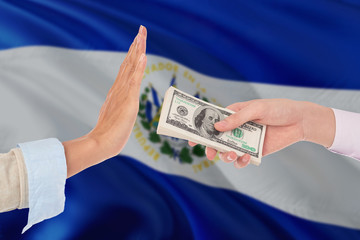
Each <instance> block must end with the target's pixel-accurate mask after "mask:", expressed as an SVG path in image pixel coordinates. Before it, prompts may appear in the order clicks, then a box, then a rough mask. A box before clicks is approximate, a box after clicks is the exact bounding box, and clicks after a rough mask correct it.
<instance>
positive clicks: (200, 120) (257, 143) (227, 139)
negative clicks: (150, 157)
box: [157, 87, 266, 166]
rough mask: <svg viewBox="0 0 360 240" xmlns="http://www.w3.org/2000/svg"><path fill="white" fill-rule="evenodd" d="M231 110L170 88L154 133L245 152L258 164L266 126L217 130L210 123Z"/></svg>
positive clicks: (217, 147)
mask: <svg viewBox="0 0 360 240" xmlns="http://www.w3.org/2000/svg"><path fill="white" fill-rule="evenodd" d="M233 113H234V112H233V111H231V110H229V109H225V108H221V107H218V106H215V105H213V104H210V103H208V102H205V101H202V100H200V99H198V98H196V97H193V96H191V95H189V94H186V93H184V92H182V91H180V90H178V89H176V88H174V87H170V88H169V89H168V90H167V91H166V94H165V97H164V102H163V106H162V109H161V114H160V121H159V125H158V128H157V133H158V134H161V135H167V136H171V137H176V138H182V139H185V140H189V141H192V142H196V143H199V144H202V145H205V146H208V147H211V148H214V149H216V150H218V151H220V152H229V151H234V152H235V153H236V154H237V155H238V156H242V155H244V154H245V153H248V154H249V155H250V156H251V158H250V162H251V163H252V164H255V165H257V166H258V165H259V164H260V163H261V157H262V148H263V143H264V137H265V131H266V125H262V124H258V123H255V122H252V121H250V122H247V123H245V124H243V125H241V126H239V127H238V128H235V129H233V130H232V131H227V132H219V131H217V130H216V129H215V128H214V123H216V122H218V121H221V120H223V119H225V118H226V117H227V116H230V115H231V114H233Z"/></svg>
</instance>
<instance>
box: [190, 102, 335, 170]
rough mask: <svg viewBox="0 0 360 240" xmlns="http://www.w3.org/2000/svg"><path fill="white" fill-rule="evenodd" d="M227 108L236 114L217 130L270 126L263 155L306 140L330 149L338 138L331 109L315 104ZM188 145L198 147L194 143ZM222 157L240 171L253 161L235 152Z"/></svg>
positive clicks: (213, 152) (211, 155)
mask: <svg viewBox="0 0 360 240" xmlns="http://www.w3.org/2000/svg"><path fill="white" fill-rule="evenodd" d="M227 108H228V109H231V110H233V111H235V113H234V114H233V115H231V116H229V117H227V118H226V119H224V120H223V121H221V122H217V123H215V125H214V126H215V128H216V129H217V130H218V131H222V132H223V131H230V130H232V129H234V128H236V127H238V126H240V125H242V124H244V123H246V122H248V121H255V122H257V123H261V124H265V125H267V130H266V133H265V140H264V146H263V152H262V154H263V156H266V155H268V154H271V153H274V152H277V151H279V150H281V149H283V148H285V147H287V146H290V145H291V144H294V143H296V142H298V141H303V140H305V141H311V142H314V143H318V144H321V145H323V146H325V147H329V146H331V144H332V142H333V139H334V136H335V117H334V113H333V111H332V109H331V108H327V107H323V106H320V105H317V104H314V103H310V102H300V101H293V100H289V99H257V100H252V101H248V102H239V103H234V104H232V105H230V106H228V107H227ZM189 144H190V146H195V145H196V143H192V142H189ZM215 155H216V150H215V149H212V148H206V156H207V158H208V159H209V160H212V159H213V158H214V157H215ZM219 156H220V159H221V160H223V161H224V162H234V165H235V167H237V168H241V167H245V166H247V165H248V164H249V162H250V155H249V154H244V155H243V156H241V157H238V156H237V155H236V154H235V152H227V153H220V154H219Z"/></svg>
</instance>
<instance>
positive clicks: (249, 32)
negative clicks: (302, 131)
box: [0, 0, 360, 89]
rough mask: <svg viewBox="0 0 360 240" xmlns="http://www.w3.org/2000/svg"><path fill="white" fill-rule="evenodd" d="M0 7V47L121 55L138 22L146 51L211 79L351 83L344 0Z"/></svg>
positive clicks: (355, 73) (349, 21) (354, 20)
mask: <svg viewBox="0 0 360 240" xmlns="http://www.w3.org/2000/svg"><path fill="white" fill-rule="evenodd" d="M0 9H1V13H2V14H1V16H0V20H1V21H0V29H1V30H2V37H1V40H0V49H7V48H13V47H20V46H29V45H50V46H58V47H66V48H73V49H86V50H109V51H126V50H127V48H128V45H129V43H130V42H131V39H132V36H133V35H134V34H135V32H136V30H135V29H137V28H138V26H139V25H140V24H143V25H145V26H147V27H148V28H149V38H148V53H152V54H156V55H160V56H164V57H168V58H170V59H173V60H175V61H178V62H181V63H182V64H184V65H186V66H188V67H190V68H192V69H195V70H197V71H198V72H201V73H204V74H207V75H211V76H213V77H221V78H224V79H243V80H248V81H251V82H260V83H273V84H284V85H292V86H305V87H321V88H341V89H359V88H360V81H359V75H360V68H359V67H358V62H359V61H360V46H359V44H358V43H359V42H360V17H359V16H360V8H359V5H358V4H356V3H351V2H350V1H340V0H339V1H333V0H321V1H315V2H314V1H311V0H305V1H291V2H289V1H285V0H280V1H267V0H257V1H226V2H225V3H223V2H219V1H205V0H200V1H181V2H178V1H139V0H135V1H131V2H127V3H126V4H125V3H123V2H114V1H101V2H98V1H95V2H94V1H91V2H86V1H78V2H62V1H55V2H53V1H52V2H45V1H42V2H37V3H34V2H25V3H24V2H12V3H8V2H2V3H0ZM204 59H206V61H204Z"/></svg>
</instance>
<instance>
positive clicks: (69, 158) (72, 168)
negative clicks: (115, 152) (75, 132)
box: [62, 135, 106, 178]
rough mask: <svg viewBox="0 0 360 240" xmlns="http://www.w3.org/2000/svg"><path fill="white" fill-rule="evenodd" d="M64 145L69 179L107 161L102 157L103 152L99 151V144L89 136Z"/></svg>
mask: <svg viewBox="0 0 360 240" xmlns="http://www.w3.org/2000/svg"><path fill="white" fill-rule="evenodd" d="M62 144H63V146H64V150H65V156H66V164H67V177H68V178H69V177H71V176H73V175H75V174H77V173H79V172H81V171H82V170H84V169H86V168H88V167H91V166H93V165H95V164H97V163H99V162H101V161H103V160H105V159H106V158H105V156H102V155H101V153H102V151H100V150H99V144H98V142H97V141H96V140H95V139H93V138H91V137H89V136H88V135H85V136H83V137H80V138H76V139H73V140H70V141H66V142H63V143H62Z"/></svg>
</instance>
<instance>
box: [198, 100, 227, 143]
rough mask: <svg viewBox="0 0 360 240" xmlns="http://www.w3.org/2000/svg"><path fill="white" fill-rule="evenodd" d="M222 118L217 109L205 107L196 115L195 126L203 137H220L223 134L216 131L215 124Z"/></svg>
mask: <svg viewBox="0 0 360 240" xmlns="http://www.w3.org/2000/svg"><path fill="white" fill-rule="evenodd" d="M222 118H223V117H222V114H221V113H220V112H219V110H217V109H216V108H213V107H210V106H203V107H200V108H199V109H198V110H197V111H195V113H194V125H195V128H196V129H197V130H198V131H199V133H200V136H202V137H205V138H213V137H220V135H221V134H222V133H221V132H219V131H217V130H216V129H215V127H214V124H215V123H216V122H219V121H220V120H222Z"/></svg>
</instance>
